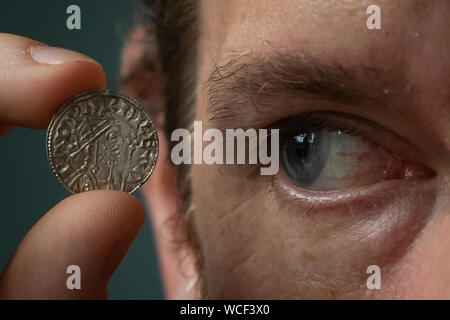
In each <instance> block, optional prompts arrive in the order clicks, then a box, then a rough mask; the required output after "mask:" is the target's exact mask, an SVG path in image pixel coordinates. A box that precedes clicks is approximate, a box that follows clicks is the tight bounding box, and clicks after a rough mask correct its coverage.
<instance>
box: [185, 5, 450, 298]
mask: <svg viewBox="0 0 450 320" xmlns="http://www.w3.org/2000/svg"><path fill="white" fill-rule="evenodd" d="M372 4H375V5H379V7H380V8H381V29H380V30H377V29H375V30H369V29H368V28H367V27H366V19H367V18H368V17H369V14H367V13H366V9H367V7H368V6H369V5H372ZM449 17H450V3H449V2H448V1H440V0H432V1H413V0H411V1H409V0H403V1H370V2H366V1H351V0H350V1H308V0H304V1H303V0H292V1H290V0H286V1H266V0H249V1H246V2H245V4H244V3H243V2H242V1H234V0H230V1H203V3H202V6H201V23H202V26H201V38H200V54H199V74H198V89H197V115H196V120H202V121H203V127H204V130H205V128H207V127H217V128H220V129H224V128H236V127H244V128H255V129H260V128H268V127H271V126H272V125H274V124H276V125H275V127H277V128H279V129H280V136H282V137H284V138H283V139H284V140H283V139H281V140H280V154H281V155H280V158H281V160H280V170H279V172H278V173H277V174H276V175H272V176H263V175H259V174H256V175H255V174H245V173H242V174H236V172H241V171H240V170H234V169H233V168H221V167H223V166H221V165H207V164H203V165H193V166H192V181H193V186H192V187H193V204H194V207H195V214H194V228H195V230H196V233H197V236H198V239H199V242H200V244H201V248H200V250H201V255H202V257H203V261H204V262H203V267H202V275H201V277H202V281H203V284H204V288H205V293H206V294H207V295H208V296H209V297H214V298H358V297H374V298H375V297H381V298H393V297H396V298H407V297H408V298H414V297H422V298H423V297H426V298H428V297H429V298H432V297H447V298H448V297H450V285H449V281H450V271H448V270H449V269H448V263H449V262H450V236H449V234H450V233H449V231H450V197H449V194H450V193H449V192H450V190H449V189H450V127H449V123H450V107H449V102H450V91H449V84H450V83H449V79H450V61H449V57H450V55H449V53H450V41H449V36H450V34H449V30H450V19H449ZM218 68H219V69H218ZM211 75H213V80H211V79H212V78H211ZM217 110H220V112H219V114H217V113H218V111H217ZM305 113H310V114H311V113H313V114H312V116H311V117H310V116H308V117H305V116H304V114H305ZM302 115H303V116H302ZM286 119H291V120H286ZM292 119H293V120H292ZM312 119H313V120H312ZM311 121H313V123H311ZM292 123H294V124H292ZM330 123H332V124H331V125H330ZM286 127H289V128H288V129H286ZM355 128H357V129H356V130H353V129H355ZM350 129H352V130H351V132H348V131H350ZM301 134H307V136H308V137H311V136H312V134H315V135H316V136H321V137H322V138H321V139H316V140H315V143H316V144H317V146H312V145H308V144H301V142H300V141H299V140H298V137H299V136H301ZM293 139H297V140H293ZM289 141H290V143H287V142H289ZM293 141H294V142H293ZM311 141H312V140H311ZM325 145H326V146H327V147H326V148H325V147H324V146H325ZM321 150H322V151H321ZM323 150H325V151H323ZM283 152H284V153H283ZM228 166H229V167H233V165H228ZM245 170H246V169H245ZM299 172H300V173H301V174H298V173H299ZM296 173H297V175H296ZM370 265H378V266H379V267H380V268H381V289H380V290H369V289H367V286H366V281H367V278H368V277H369V276H370V274H368V273H367V272H366V270H367V267H368V266H370Z"/></svg>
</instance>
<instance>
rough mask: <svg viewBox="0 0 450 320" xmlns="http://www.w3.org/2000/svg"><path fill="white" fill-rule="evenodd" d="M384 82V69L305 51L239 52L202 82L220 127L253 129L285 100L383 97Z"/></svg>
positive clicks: (210, 110) (212, 118)
mask: <svg viewBox="0 0 450 320" xmlns="http://www.w3.org/2000/svg"><path fill="white" fill-rule="evenodd" d="M386 81H387V80H386V74H383V72H382V70H378V69H374V68H370V67H364V66H358V67H355V66H344V65H342V64H340V63H338V62H336V61H331V60H329V59H325V58H322V59H318V58H315V57H312V56H309V55H306V54H299V55H289V54H278V55H275V56H271V57H266V58H255V57H252V56H251V55H241V56H239V57H236V58H233V59H231V60H229V61H228V62H227V63H225V64H223V65H220V66H219V65H215V69H214V71H213V72H212V73H211V74H210V76H209V78H208V79H207V81H206V83H205V88H206V90H207V100H208V105H207V112H208V114H209V115H210V117H209V120H210V121H211V122H212V124H213V125H214V126H215V127H217V128H219V129H225V128H247V127H253V126H257V125H259V124H261V123H262V122H263V117H264V112H266V111H268V110H270V109H271V108H282V107H283V99H285V100H287V99H293V98H298V97H302V98H305V99H315V100H317V99H320V100H324V101H325V100H326V101H329V102H332V103H339V104H361V103H363V102H367V101H374V100H379V99H380V97H381V98H384V97H383V96H385V95H383V94H380V92H378V91H379V88H380V83H385V82H386ZM389 82H390V81H389Z"/></svg>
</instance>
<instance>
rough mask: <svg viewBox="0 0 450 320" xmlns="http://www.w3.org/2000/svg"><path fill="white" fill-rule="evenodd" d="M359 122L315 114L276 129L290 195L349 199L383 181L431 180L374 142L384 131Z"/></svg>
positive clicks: (430, 172)
mask: <svg viewBox="0 0 450 320" xmlns="http://www.w3.org/2000/svg"><path fill="white" fill-rule="evenodd" d="M358 122H359V119H355V118H349V117H348V116H340V115H339V114H336V113H327V112H316V113H306V114H303V115H300V116H297V117H293V118H289V119H285V120H282V121H280V122H279V123H278V124H277V125H276V126H277V127H279V128H280V164H281V169H282V174H283V175H284V177H285V180H288V182H289V184H290V187H291V189H292V190H296V191H295V192H302V190H303V191H308V192H316V193H318V192H323V193H328V194H330V193H335V194H336V193H338V192H347V193H348V192H351V191H352V190H353V191H354V190H362V189H363V188H365V187H370V186H372V185H375V184H379V183H382V182H386V181H393V180H398V181H402V180H415V179H422V178H426V177H431V176H433V175H434V171H433V170H431V169H429V168H427V167H426V166H424V165H421V164H419V163H417V162H415V161H411V160H409V159H407V158H405V157H404V156H403V155H401V154H397V153H396V152H395V151H392V150H390V148H389V147H390V146H389V145H390V144H391V142H392V141H385V144H387V145H388V146H383V145H382V144H381V143H382V142H380V143H379V142H375V141H374V139H372V138H371V137H370V135H377V130H382V129H381V128H380V127H379V126H376V129H374V128H373V127H374V126H372V129H371V130H366V129H365V128H368V127H371V124H370V122H367V121H362V123H363V124H362V125H359V123H358ZM368 131H369V132H368ZM384 134H385V133H384ZM380 136H383V135H382V134H380ZM384 136H389V135H386V134H385V135H384ZM391 140H394V138H392V139H391Z"/></svg>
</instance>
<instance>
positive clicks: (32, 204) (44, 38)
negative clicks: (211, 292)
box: [0, 0, 163, 299]
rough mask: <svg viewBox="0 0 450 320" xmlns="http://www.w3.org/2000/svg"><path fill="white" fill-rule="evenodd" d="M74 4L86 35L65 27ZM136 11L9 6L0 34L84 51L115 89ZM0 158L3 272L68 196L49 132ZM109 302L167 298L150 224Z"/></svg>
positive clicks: (91, 3)
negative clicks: (48, 145) (51, 161)
mask: <svg viewBox="0 0 450 320" xmlns="http://www.w3.org/2000/svg"><path fill="white" fill-rule="evenodd" d="M71 4H76V5H78V6H79V7H80V8H81V30H68V29H67V27H66V19H67V17H68V16H69V15H68V14H66V9H67V7H68V6H69V5H71ZM133 5H134V2H133V1H130V0H114V1H112V0H84V1H65V0H52V1H50V0H45V1H42V0H40V1H38V0H27V1H25V0H20V1H19V0H13V1H6V0H5V1H2V2H1V5H0V32H7V33H15V34H18V35H21V36H25V37H29V38H32V39H35V40H38V41H41V42H44V43H46V44H48V45H52V46H57V47H64V48H68V49H72V50H76V51H79V52H82V53H84V54H86V55H88V56H90V57H92V58H94V59H96V60H97V61H99V62H100V63H101V64H102V65H103V67H104V69H105V71H106V75H107V79H108V87H109V88H110V89H117V83H118V81H117V80H118V72H119V61H120V52H121V47H122V46H123V43H124V40H125V37H126V35H127V33H128V32H129V31H130V30H131V28H132V27H133V24H134V23H135V10H134V8H133ZM5 63H8V61H0V64H5ZM0 154H1V157H0V181H1V183H0V195H1V201H2V204H1V206H0V270H2V269H3V268H4V266H5V264H6V262H7V260H8V259H9V257H10V256H11V255H12V253H13V252H14V250H15V248H16V247H17V245H18V244H19V242H20V240H21V239H22V238H23V236H24V235H25V234H26V232H27V231H28V230H29V229H30V228H31V227H32V226H33V225H34V224H35V223H36V222H37V220H39V218H40V217H41V216H42V215H44V214H45V213H46V212H47V211H48V210H49V209H50V208H51V207H53V206H54V205H55V204H56V203H58V202H59V201H61V200H62V199H64V198H65V197H67V196H68V195H69V194H68V192H67V191H65V189H64V188H63V187H62V186H61V185H60V184H59V183H58V182H57V180H56V178H55V177H54V176H53V174H52V173H51V171H50V168H49V165H48V162H47V158H46V153H45V131H44V130H27V129H22V128H17V129H15V130H14V131H12V132H11V133H10V134H8V135H7V136H5V137H3V138H1V139H0ZM138 196H139V195H138ZM109 298H110V299H162V298H163V294H162V290H161V283H160V279H159V271H158V266H157V261H156V255H155V251H154V247H153V238H152V233H151V225H150V223H149V221H148V219H147V221H146V223H145V225H144V227H143V228H142V230H141V232H140V233H139V235H138V237H137V239H136V241H135V243H134V245H133V246H132V248H131V250H130V252H129V253H128V254H127V256H126V258H125V260H124V261H123V262H122V264H121V265H120V267H119V268H118V270H117V272H116V274H115V275H114V276H113V278H112V280H111V282H110V285H109Z"/></svg>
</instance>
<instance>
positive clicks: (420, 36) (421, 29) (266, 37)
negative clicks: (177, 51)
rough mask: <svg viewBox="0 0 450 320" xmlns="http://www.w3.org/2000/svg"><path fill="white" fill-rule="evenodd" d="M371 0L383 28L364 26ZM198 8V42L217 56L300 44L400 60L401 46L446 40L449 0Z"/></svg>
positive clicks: (255, 2)
mask: <svg viewBox="0 0 450 320" xmlns="http://www.w3.org/2000/svg"><path fill="white" fill-rule="evenodd" d="M373 4H375V5H378V6H379V7H380V9H381V25H382V29H381V30H369V29H368V28H367V27H366V20H367V18H368V17H369V15H370V14H367V13H366V10H367V8H368V6H369V5H373ZM201 12H202V39H203V41H202V47H203V48H205V49H206V50H207V51H208V53H209V54H211V55H213V56H214V58H216V59H218V60H220V59H221V58H223V59H226V58H227V56H228V55H231V54H236V53H239V52H243V51H245V50H252V53H253V54H255V55H264V54H266V53H267V51H273V50H277V51H285V50H286V51H289V50H298V49H299V48H301V49H302V50H308V52H311V53H312V54H315V55H319V54H323V55H329V54H331V53H332V54H333V56H334V57H337V58H339V57H345V58H347V59H352V58H353V57H356V56H357V57H367V58H370V59H375V60H378V57H380V56H382V57H383V58H384V59H385V60H386V59H387V60H390V59H391V58H393V57H396V58H397V59H398V60H400V59H401V57H399V56H398V49H399V48H400V47H401V48H403V49H405V48H406V47H408V46H410V47H418V46H421V45H422V43H423V41H424V39H431V38H435V39H436V38H441V39H442V40H444V39H447V38H448V36H449V31H448V30H449V27H450V24H449V20H448V19H447V18H448V14H449V13H450V2H447V1H440V0H428V1H420V0H417V1H416V0H398V1H385V0H372V1H365V0H339V1H337V0H336V1H331V0H280V1H271V0H247V1H245V2H244V1H241V0H228V1H220V0H218V1H214V0H207V1H203V2H202V6H201ZM431 35H432V36H431ZM443 42H444V43H448V39H447V40H446V41H443ZM441 45H442V44H441ZM380 50H382V52H383V54H382V55H380ZM375 62H377V61H375Z"/></svg>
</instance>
